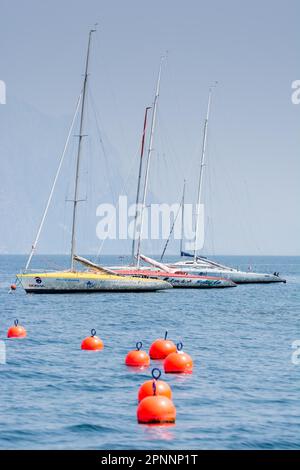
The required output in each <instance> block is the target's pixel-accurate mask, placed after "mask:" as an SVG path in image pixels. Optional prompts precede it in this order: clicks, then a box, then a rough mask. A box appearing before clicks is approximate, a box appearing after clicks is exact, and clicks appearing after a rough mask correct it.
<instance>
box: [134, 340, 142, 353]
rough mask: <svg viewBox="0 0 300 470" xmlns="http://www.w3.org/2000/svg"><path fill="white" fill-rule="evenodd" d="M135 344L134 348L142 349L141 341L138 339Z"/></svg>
mask: <svg viewBox="0 0 300 470" xmlns="http://www.w3.org/2000/svg"><path fill="white" fill-rule="evenodd" d="M135 346H136V349H137V350H138V351H139V350H140V349H142V346H143V343H142V341H138V342H137V343H136V345H135Z"/></svg>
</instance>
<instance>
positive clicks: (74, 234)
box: [71, 29, 96, 271]
mask: <svg viewBox="0 0 300 470" xmlns="http://www.w3.org/2000/svg"><path fill="white" fill-rule="evenodd" d="M95 31H96V30H95V29H91V30H90V32H89V40H88V47H87V54H86V61H85V73H84V80H83V89H82V101H81V113H80V129H79V139H78V151H77V161H76V174H75V188H74V199H73V217H72V237H71V271H73V270H74V254H75V244H76V223H77V214H78V210H77V209H78V207H77V205H78V202H79V199H78V189H79V184H78V183H79V170H80V160H81V152H82V138H83V137H84V134H83V124H84V112H85V102H86V88H87V81H88V70H89V58H90V47H91V38H92V33H94V32H95Z"/></svg>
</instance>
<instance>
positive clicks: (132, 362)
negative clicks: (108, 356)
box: [125, 342, 150, 367]
mask: <svg viewBox="0 0 300 470" xmlns="http://www.w3.org/2000/svg"><path fill="white" fill-rule="evenodd" d="M142 346H143V343H142V342H138V343H136V349H134V350H132V351H129V353H128V354H127V356H126V358H125V364H126V365H127V366H131V367H148V366H149V365H150V357H149V356H148V354H147V353H146V351H142V350H141V348H142Z"/></svg>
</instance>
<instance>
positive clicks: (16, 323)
mask: <svg viewBox="0 0 300 470" xmlns="http://www.w3.org/2000/svg"><path fill="white" fill-rule="evenodd" d="M14 324H15V326H18V324H19V320H18V319H17V318H16V319H15V321H14Z"/></svg>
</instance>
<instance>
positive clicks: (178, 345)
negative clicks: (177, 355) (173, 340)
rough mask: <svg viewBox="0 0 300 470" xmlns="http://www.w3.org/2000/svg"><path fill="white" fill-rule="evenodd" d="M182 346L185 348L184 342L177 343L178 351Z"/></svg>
mask: <svg viewBox="0 0 300 470" xmlns="http://www.w3.org/2000/svg"><path fill="white" fill-rule="evenodd" d="M182 348H183V344H182V342H180V343H177V351H181V350H182Z"/></svg>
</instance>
